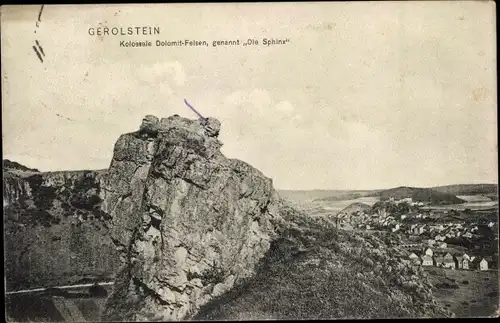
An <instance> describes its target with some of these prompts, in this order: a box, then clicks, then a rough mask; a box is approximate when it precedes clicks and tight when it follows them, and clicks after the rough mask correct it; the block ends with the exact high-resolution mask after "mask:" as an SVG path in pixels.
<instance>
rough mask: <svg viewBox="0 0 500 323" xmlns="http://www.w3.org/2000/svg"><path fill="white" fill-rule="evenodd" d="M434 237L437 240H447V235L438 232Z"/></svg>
mask: <svg viewBox="0 0 500 323" xmlns="http://www.w3.org/2000/svg"><path fill="white" fill-rule="evenodd" d="M434 239H435V240H437V241H444V240H446V237H445V236H442V235H440V234H438V235H437V236H435V237H434Z"/></svg>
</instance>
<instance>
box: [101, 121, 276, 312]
mask: <svg viewBox="0 0 500 323" xmlns="http://www.w3.org/2000/svg"><path fill="white" fill-rule="evenodd" d="M156 120H157V119H156ZM150 129H154V130H155V131H150ZM219 129H220V122H219V121H218V120H216V119H213V118H207V119H205V120H199V121H198V120H189V119H186V118H182V117H179V116H173V117H169V118H163V119H161V121H160V122H159V123H157V122H155V118H153V117H151V116H148V117H147V118H145V119H144V121H143V125H142V126H141V128H140V130H139V131H137V132H134V133H128V134H125V135H122V136H121V137H120V138H119V139H118V141H117V143H116V145H115V149H114V156H113V160H112V162H111V166H110V169H109V172H108V177H107V179H106V182H105V185H104V191H105V197H104V202H103V210H104V211H105V212H106V213H109V214H110V216H111V217H112V223H113V229H112V238H113V240H114V241H115V243H116V245H117V246H118V247H119V248H120V250H121V251H122V254H121V256H122V260H123V264H124V265H123V268H122V270H121V272H120V273H119V274H118V278H117V281H116V283H115V290H114V292H113V295H112V296H111V298H110V299H109V302H108V307H107V310H106V318H107V319H110V320H139V321H140V320H152V319H160V320H178V319H183V318H185V317H186V316H187V315H188V314H192V313H195V312H196V310H197V309H198V308H199V307H200V306H202V305H203V304H205V303H207V302H208V301H209V300H211V299H212V298H214V297H217V296H219V295H221V294H222V293H224V292H225V291H227V290H228V289H230V288H231V287H232V286H233V285H234V283H235V282H236V281H238V280H239V279H242V278H245V277H248V276H250V275H252V274H253V272H254V267H255V265H256V264H257V262H258V261H259V260H260V259H261V258H262V257H263V256H264V254H265V253H266V251H267V250H268V249H269V245H270V240H271V239H272V237H273V236H274V234H275V233H274V232H275V231H274V227H273V223H274V221H273V220H274V219H275V218H277V214H276V205H277V195H276V193H275V191H274V189H273V186H272V180H271V179H269V178H267V177H266V176H264V175H263V174H262V173H261V172H260V171H258V170H257V169H255V168H253V167H252V166H250V165H248V164H246V163H244V162H242V161H240V160H236V159H228V158H226V157H224V156H223V154H222V153H221V152H220V147H221V145H222V144H221V143H220V141H219V140H218V139H217V135H218V133H219Z"/></svg>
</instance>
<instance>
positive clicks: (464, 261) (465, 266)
mask: <svg viewBox="0 0 500 323" xmlns="http://www.w3.org/2000/svg"><path fill="white" fill-rule="evenodd" d="M461 268H462V269H469V259H467V258H463V259H462V267H461Z"/></svg>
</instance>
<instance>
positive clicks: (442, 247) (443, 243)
mask: <svg viewBox="0 0 500 323" xmlns="http://www.w3.org/2000/svg"><path fill="white" fill-rule="evenodd" d="M447 246H448V245H447V243H446V242H440V243H439V244H438V247H439V248H441V249H444V248H446V247H447Z"/></svg>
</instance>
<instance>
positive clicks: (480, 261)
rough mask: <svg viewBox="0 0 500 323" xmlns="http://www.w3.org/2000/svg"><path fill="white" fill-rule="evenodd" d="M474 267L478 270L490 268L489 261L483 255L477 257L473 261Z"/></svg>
mask: <svg viewBox="0 0 500 323" xmlns="http://www.w3.org/2000/svg"><path fill="white" fill-rule="evenodd" d="M472 268H473V269H477V270H481V271H483V270H488V261H487V260H486V259H485V258H482V257H475V258H474V260H473V261H472Z"/></svg>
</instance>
